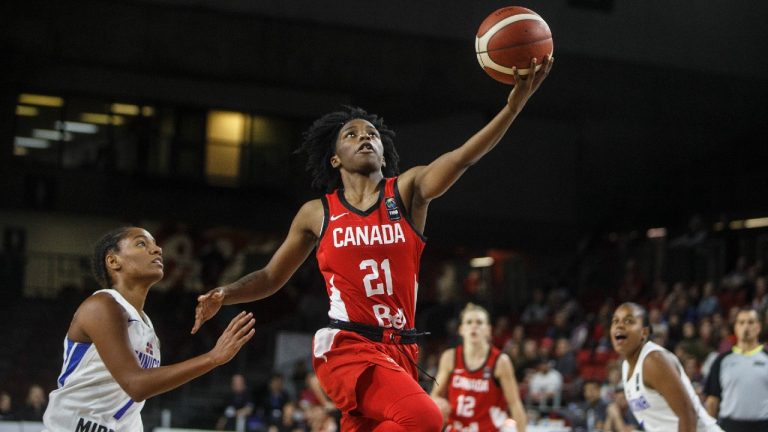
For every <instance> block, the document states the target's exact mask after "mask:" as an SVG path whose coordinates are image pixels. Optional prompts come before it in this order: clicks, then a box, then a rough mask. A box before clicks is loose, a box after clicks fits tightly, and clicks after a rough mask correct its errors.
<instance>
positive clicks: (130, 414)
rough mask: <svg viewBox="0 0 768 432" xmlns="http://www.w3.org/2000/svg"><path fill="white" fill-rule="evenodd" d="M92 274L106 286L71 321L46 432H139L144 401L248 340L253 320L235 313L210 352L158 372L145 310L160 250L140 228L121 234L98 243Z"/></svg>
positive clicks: (156, 345) (158, 275) (159, 273)
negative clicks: (235, 315)
mask: <svg viewBox="0 0 768 432" xmlns="http://www.w3.org/2000/svg"><path fill="white" fill-rule="evenodd" d="M93 270H94V275H95V277H96V279H97V280H98V281H99V282H100V283H101V284H102V285H103V286H105V287H111V288H108V289H103V290H100V291H96V292H95V293H94V294H93V295H92V296H90V297H89V298H87V299H86V300H85V301H83V303H82V304H81V305H80V307H79V308H78V309H77V311H76V312H75V316H74V317H73V318H72V323H71V324H70V327H69V330H68V332H67V335H66V337H65V339H64V364H63V366H62V368H61V374H60V375H59V378H58V380H57V381H58V389H56V390H54V391H53V392H51V395H50V398H49V403H48V407H47V409H46V411H45V415H44V416H43V423H44V425H45V430H46V431H49V432H92V431H97V432H108V431H112V432H123V431H125V432H134V431H142V430H143V429H144V428H143V426H142V422H141V408H142V407H143V406H144V400H145V399H147V398H148V397H150V396H154V395H156V394H159V393H163V392H166V391H168V390H171V389H174V388H176V387H178V386H180V385H181V384H184V383H186V382H188V381H190V380H192V379H193V378H196V377H198V376H200V375H202V374H204V373H205V372H208V371H209V370H211V369H213V368H214V367H216V366H218V365H221V364H224V363H226V362H228V361H229V360H231V359H232V357H234V355H235V354H237V352H238V351H240V348H242V346H243V345H244V344H245V343H246V342H247V341H248V340H250V339H251V337H252V336H253V333H254V330H253V324H254V320H253V318H252V316H251V314H246V313H244V312H243V313H240V314H239V315H238V316H237V317H235V318H234V319H233V320H232V322H231V323H230V324H229V326H228V327H227V329H226V330H225V331H224V332H223V334H222V335H221V337H219V340H218V342H217V343H216V346H215V347H214V348H213V349H212V350H211V351H210V352H208V353H206V354H203V355H201V356H198V357H195V358H192V359H190V360H186V361H184V362H181V363H176V364H174V365H170V366H162V367H161V366H160V342H159V340H158V339H157V336H156V335H155V329H154V327H153V326H152V321H150V319H149V317H148V316H147V315H146V314H145V313H144V311H143V309H144V302H145V300H146V297H147V292H148V291H149V288H150V287H151V286H152V285H154V284H155V283H156V282H158V281H159V280H160V279H162V277H163V258H162V249H161V248H160V247H159V246H157V244H155V240H154V238H153V237H152V235H151V234H149V233H148V232H147V231H146V230H144V229H141V228H120V229H117V230H114V231H111V232H109V233H108V234H106V235H105V236H104V237H102V238H101V240H99V241H98V242H97V244H96V247H95V251H94V256H93Z"/></svg>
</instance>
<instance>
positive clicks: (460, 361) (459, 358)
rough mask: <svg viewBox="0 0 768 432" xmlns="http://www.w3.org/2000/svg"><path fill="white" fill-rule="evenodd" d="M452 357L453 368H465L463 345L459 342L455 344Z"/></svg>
mask: <svg viewBox="0 0 768 432" xmlns="http://www.w3.org/2000/svg"><path fill="white" fill-rule="evenodd" d="M454 358H455V360H454V361H453V369H454V370H455V369H465V368H464V346H463V345H461V344H459V345H457V346H456V351H455V352H454Z"/></svg>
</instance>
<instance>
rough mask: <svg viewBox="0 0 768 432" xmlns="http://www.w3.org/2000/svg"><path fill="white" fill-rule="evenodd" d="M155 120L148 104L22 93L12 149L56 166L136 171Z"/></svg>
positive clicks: (143, 164) (142, 164)
mask: <svg viewBox="0 0 768 432" xmlns="http://www.w3.org/2000/svg"><path fill="white" fill-rule="evenodd" d="M156 123H157V119H156V118H155V108H154V107H153V106H149V105H137V104H131V103H125V102H105V101H103V100H99V99H92V98H79V97H72V98H66V99H65V98H63V97H61V96H57V95H48V94H33V93H23V94H21V95H19V97H18V103H17V105H16V128H15V129H16V133H15V137H14V151H13V153H14V155H16V156H18V157H23V158H26V159H27V160H29V161H31V162H34V163H40V164H45V165H55V166H59V167H61V168H69V169H74V168H89V169H92V168H97V169H101V170H105V171H109V170H116V171H121V172H135V171H137V170H140V169H143V168H144V167H146V166H147V160H146V159H147V158H148V154H147V150H150V151H151V150H152V147H153V145H152V144H153V142H154V136H152V135H153V134H152V132H151V131H152V130H153V129H154V124H156Z"/></svg>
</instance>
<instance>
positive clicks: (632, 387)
mask: <svg viewBox="0 0 768 432" xmlns="http://www.w3.org/2000/svg"><path fill="white" fill-rule="evenodd" d="M653 351H663V352H664V353H666V354H667V355H668V356H669V357H670V358H672V359H673V360H674V363H675V367H676V368H677V370H678V371H679V372H680V379H681V380H682V382H683V386H684V387H685V390H686V392H687V393H688V397H689V398H690V399H691V403H692V404H693V409H694V410H695V411H696V431H697V432H722V429H720V427H719V426H717V422H716V421H715V419H713V418H712V417H710V415H709V414H707V411H706V410H705V409H704V406H703V405H702V404H701V402H700V401H699V398H698V396H696V391H694V389H693V386H692V385H691V381H690V380H689V379H688V376H687V375H686V374H685V372H684V371H683V367H682V365H681V364H680V361H679V360H678V359H677V357H675V356H674V355H673V354H672V353H670V352H669V351H668V350H666V349H665V348H664V347H662V346H660V345H658V344H655V343H653V342H646V343H645V345H643V348H642V349H641V350H640V356H639V357H638V358H637V364H636V365H635V370H634V371H633V372H632V376H630V377H627V374H628V373H629V363H628V362H627V361H626V360H624V361H623V362H622V364H621V377H622V379H623V381H624V394H625V395H626V396H627V402H628V403H629V407H630V409H632V413H633V414H634V415H635V417H636V418H637V420H638V421H639V422H640V424H641V425H642V426H643V428H644V429H645V430H646V431H647V432H667V431H676V430H677V423H678V417H677V415H676V414H675V412H674V411H672V408H670V407H669V404H668V403H667V401H666V399H664V397H663V396H662V395H661V394H660V393H659V392H657V391H656V390H653V389H650V388H648V387H646V386H645V383H644V382H643V362H644V361H645V358H646V357H647V356H648V354H650V353H651V352H653Z"/></svg>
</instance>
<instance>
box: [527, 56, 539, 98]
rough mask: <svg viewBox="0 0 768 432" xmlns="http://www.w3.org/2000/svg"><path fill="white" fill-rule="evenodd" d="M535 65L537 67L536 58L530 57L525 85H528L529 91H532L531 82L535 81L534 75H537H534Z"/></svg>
mask: <svg viewBox="0 0 768 432" xmlns="http://www.w3.org/2000/svg"><path fill="white" fill-rule="evenodd" d="M536 65H537V62H536V57H532V58H531V65H530V66H529V67H528V83H527V84H528V89H529V90H531V89H533V82H534V80H535V79H536V75H538V74H537V73H536Z"/></svg>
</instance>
